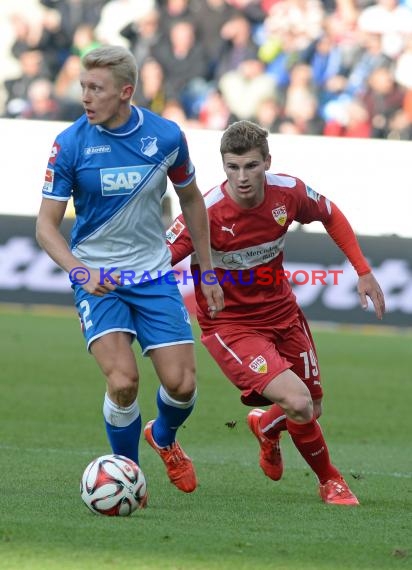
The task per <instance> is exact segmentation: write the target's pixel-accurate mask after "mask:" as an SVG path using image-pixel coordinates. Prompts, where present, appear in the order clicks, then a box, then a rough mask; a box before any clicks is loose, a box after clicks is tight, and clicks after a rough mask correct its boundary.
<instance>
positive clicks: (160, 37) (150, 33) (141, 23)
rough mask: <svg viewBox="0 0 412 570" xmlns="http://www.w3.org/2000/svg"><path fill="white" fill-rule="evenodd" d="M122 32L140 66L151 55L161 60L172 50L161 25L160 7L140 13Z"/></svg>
mask: <svg viewBox="0 0 412 570" xmlns="http://www.w3.org/2000/svg"><path fill="white" fill-rule="evenodd" d="M120 33H121V35H122V36H123V37H125V38H126V39H127V40H128V42H129V44H130V50H131V52H132V53H133V55H134V56H135V58H136V62H137V65H138V67H139V66H140V65H141V64H142V63H143V62H144V61H145V60H146V59H148V58H150V57H153V58H155V59H157V60H160V61H161V60H162V59H163V58H164V57H165V54H167V53H168V52H169V50H170V46H169V43H168V39H167V34H165V33H164V31H163V29H162V27H161V25H160V11H159V9H158V8H153V9H152V10H149V11H148V12H147V13H145V14H143V15H139V16H138V17H137V18H136V19H134V20H133V21H132V22H130V23H129V24H128V25H127V26H125V27H124V28H123V29H122V30H121V31H120Z"/></svg>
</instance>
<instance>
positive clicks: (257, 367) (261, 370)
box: [249, 354, 268, 374]
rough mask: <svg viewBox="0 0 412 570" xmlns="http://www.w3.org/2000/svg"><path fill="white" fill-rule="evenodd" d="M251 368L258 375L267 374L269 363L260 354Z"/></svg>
mask: <svg viewBox="0 0 412 570" xmlns="http://www.w3.org/2000/svg"><path fill="white" fill-rule="evenodd" d="M249 368H250V369H251V370H253V372H256V373H257V374H266V372H267V371H268V363H267V362H266V358H265V357H264V356H262V355H261V354H259V356H257V357H256V358H255V359H254V360H253V361H252V362H251V363H250V364H249Z"/></svg>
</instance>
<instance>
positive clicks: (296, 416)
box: [287, 393, 313, 422]
mask: <svg viewBox="0 0 412 570" xmlns="http://www.w3.org/2000/svg"><path fill="white" fill-rule="evenodd" d="M287 407H288V412H289V414H288V415H289V416H290V417H291V419H292V420H295V421H298V422H302V421H304V422H306V421H310V420H311V419H312V418H313V402H312V398H311V397H310V394H309V393H308V394H295V395H293V396H291V397H290V398H289V401H288V406H287Z"/></svg>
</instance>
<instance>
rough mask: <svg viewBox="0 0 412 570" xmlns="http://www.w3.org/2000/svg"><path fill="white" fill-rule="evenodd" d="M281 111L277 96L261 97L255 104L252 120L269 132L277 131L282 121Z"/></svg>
mask: <svg viewBox="0 0 412 570" xmlns="http://www.w3.org/2000/svg"><path fill="white" fill-rule="evenodd" d="M282 118H283V112H282V106H281V105H280V103H279V101H278V99H277V97H275V96H274V95H273V96H271V97H267V98H266V99H263V100H262V101H261V102H260V103H259V105H258V106H257V109H256V113H255V118H254V120H255V121H256V123H258V124H259V125H260V126H261V127H262V129H266V130H267V131H268V132H269V133H278V132H279V127H280V125H281V123H282Z"/></svg>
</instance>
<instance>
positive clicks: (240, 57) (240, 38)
mask: <svg viewBox="0 0 412 570" xmlns="http://www.w3.org/2000/svg"><path fill="white" fill-rule="evenodd" d="M220 34H221V37H222V39H223V45H222V49H221V53H220V55H219V58H218V59H219V63H218V64H217V65H216V67H215V74H214V79H215V80H216V81H217V82H218V81H219V80H220V78H221V77H222V75H223V74H225V73H227V72H229V71H237V70H238V68H239V65H240V64H241V63H242V62H243V61H246V60H252V59H256V58H257V55H258V46H257V45H256V43H255V42H254V41H253V39H252V30H251V25H250V22H249V20H248V19H247V18H245V17H244V16H243V15H242V14H237V15H235V16H233V17H232V18H230V20H228V21H227V22H226V24H224V25H223V26H222V28H221V31H220Z"/></svg>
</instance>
